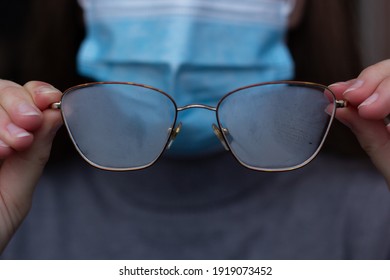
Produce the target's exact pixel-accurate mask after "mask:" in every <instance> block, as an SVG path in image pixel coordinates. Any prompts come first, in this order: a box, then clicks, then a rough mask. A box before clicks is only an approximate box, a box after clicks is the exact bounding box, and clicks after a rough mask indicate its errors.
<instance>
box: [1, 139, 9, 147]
mask: <svg viewBox="0 0 390 280" xmlns="http://www.w3.org/2000/svg"><path fill="white" fill-rule="evenodd" d="M0 147H3V148H9V146H8V145H7V144H5V143H4V142H3V141H2V140H0Z"/></svg>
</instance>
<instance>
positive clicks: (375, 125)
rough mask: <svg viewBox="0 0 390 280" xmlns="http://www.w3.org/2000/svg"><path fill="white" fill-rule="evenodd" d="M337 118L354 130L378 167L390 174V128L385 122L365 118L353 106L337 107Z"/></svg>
mask: <svg viewBox="0 0 390 280" xmlns="http://www.w3.org/2000/svg"><path fill="white" fill-rule="evenodd" d="M336 118H337V119H338V120H339V121H340V122H342V123H343V124H345V125H347V126H348V127H349V128H350V129H351V130H352V132H353V133H354V134H355V135H356V137H357V139H358V141H359V143H360V145H361V147H362V148H363V149H364V150H365V151H366V152H367V154H368V155H369V156H370V158H371V160H372V161H373V163H374V164H375V165H376V166H377V168H378V169H380V170H381V171H382V172H383V174H389V175H390V165H389V164H387V163H388V158H389V156H390V134H389V132H390V130H388V128H387V127H386V126H385V125H384V124H383V122H382V121H381V120H379V121H378V120H368V119H363V118H361V116H360V115H359V112H358V111H357V110H356V109H355V108H352V107H349V108H342V109H337V111H336Z"/></svg>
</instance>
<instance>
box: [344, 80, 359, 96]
mask: <svg viewBox="0 0 390 280" xmlns="http://www.w3.org/2000/svg"><path fill="white" fill-rule="evenodd" d="M363 84H364V81H362V80H356V81H355V82H354V83H353V84H352V85H351V86H350V87H349V88H348V89H347V90H346V91H344V93H343V95H345V94H346V93H348V92H350V91H353V90H356V89H358V88H360V87H361V86H362V85H363Z"/></svg>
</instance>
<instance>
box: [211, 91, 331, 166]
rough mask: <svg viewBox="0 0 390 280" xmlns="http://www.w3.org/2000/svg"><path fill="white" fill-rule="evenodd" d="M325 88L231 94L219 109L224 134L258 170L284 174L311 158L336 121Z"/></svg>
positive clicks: (235, 150)
mask: <svg viewBox="0 0 390 280" xmlns="http://www.w3.org/2000/svg"><path fill="white" fill-rule="evenodd" d="M324 91H325V88H322V87H317V86H308V85H305V86H304V85H294V84H266V85H262V86H254V87H248V88H244V89H242V90H239V91H237V92H234V93H232V94H230V95H228V96H226V97H225V98H224V99H223V100H222V101H221V102H220V104H219V107H218V120H219V124H220V126H221V128H222V129H221V131H222V133H224V136H225V139H226V141H227V144H228V146H229V147H230V149H231V151H232V153H233V154H234V155H235V156H236V158H237V159H238V160H239V161H240V162H241V163H242V164H244V165H246V166H248V167H252V168H254V169H263V170H264V169H269V170H283V169H288V168H291V167H296V166H298V165H300V164H303V163H304V162H305V161H307V160H308V159H310V158H311V157H312V156H313V155H314V154H315V153H316V151H317V150H318V149H319V147H320V146H321V144H322V141H323V139H324V135H325V134H326V131H327V129H328V127H329V123H330V119H331V117H330V116H329V115H328V114H327V113H325V109H326V107H327V106H328V105H329V104H330V103H331V101H330V100H329V97H330V96H332V95H331V94H330V92H329V93H328V94H324Z"/></svg>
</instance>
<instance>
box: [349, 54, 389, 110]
mask: <svg viewBox="0 0 390 280" xmlns="http://www.w3.org/2000/svg"><path fill="white" fill-rule="evenodd" d="M388 76H390V60H385V61H382V62H379V63H377V64H374V65H372V66H370V67H367V68H366V69H364V70H363V71H362V72H361V73H360V75H359V76H358V78H357V79H356V80H354V82H353V83H352V84H351V85H350V86H349V87H348V88H347V89H346V90H345V91H344V92H343V96H344V98H345V99H346V100H348V102H349V103H350V104H352V105H353V106H356V107H357V106H359V105H360V104H361V103H363V102H364V101H365V100H366V99H367V98H369V96H371V94H372V93H374V92H375V91H376V89H377V87H378V85H379V84H380V83H381V82H382V81H383V80H384V79H386V78H387V77H388Z"/></svg>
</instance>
